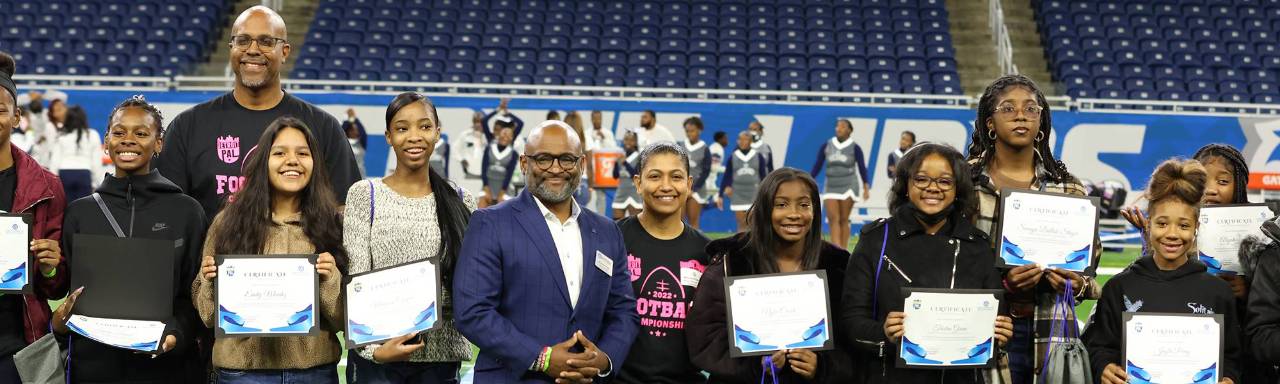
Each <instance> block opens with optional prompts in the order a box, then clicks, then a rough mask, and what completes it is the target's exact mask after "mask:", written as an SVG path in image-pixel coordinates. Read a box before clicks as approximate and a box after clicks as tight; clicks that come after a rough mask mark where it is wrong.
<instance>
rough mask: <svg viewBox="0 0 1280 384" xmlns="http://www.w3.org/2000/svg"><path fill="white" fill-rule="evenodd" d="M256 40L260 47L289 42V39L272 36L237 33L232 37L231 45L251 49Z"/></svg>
mask: <svg viewBox="0 0 1280 384" xmlns="http://www.w3.org/2000/svg"><path fill="white" fill-rule="evenodd" d="M255 41H256V42H258V46H259V47H262V48H266V49H271V48H275V47H276V43H284V42H288V40H285V39H281V38H279V37H271V36H258V37H256V38H255V37H251V36H249V35H236V36H232V37H231V45H232V46H235V47H236V48H239V49H249V46H250V45H253V42H255Z"/></svg>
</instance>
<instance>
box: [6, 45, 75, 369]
mask: <svg viewBox="0 0 1280 384" xmlns="http://www.w3.org/2000/svg"><path fill="white" fill-rule="evenodd" d="M16 65H17V64H16V63H14V61H13V57H12V56H9V54H7V53H4V52H0V211H3V212H5V213H10V214H28V215H31V216H32V218H33V219H34V221H33V222H31V223H30V225H29V226H28V228H29V231H30V232H29V233H30V235H31V238H32V239H34V240H33V241H31V242H30V243H29V244H26V245H27V247H26V248H27V249H25V250H24V249H20V248H21V245H18V244H21V242H18V244H15V246H14V248H10V249H5V250H3V251H0V254H2V255H6V256H8V259H9V260H7V261H8V262H12V263H13V264H10V265H11V267H6V268H13V267H12V266H17V265H19V264H22V263H26V262H29V261H35V263H36V265H37V267H36V271H35V272H36V275H33V276H27V277H28V279H27V284H29V285H31V288H32V289H31V292H30V293H24V294H6V295H0V382H18V381H20V379H19V377H18V374H17V370H16V368H14V365H13V355H14V353H17V352H18V351H19V350H22V348H25V347H26V346H27V345H29V344H31V343H33V342H35V341H36V340H38V339H40V338H41V337H43V336H44V335H46V334H48V332H49V320H50V319H49V317H50V313H49V303H48V301H49V300H56V299H60V298H62V297H63V296H66V294H67V284H68V281H69V280H70V279H69V278H67V275H69V273H68V267H67V265H66V263H64V259H63V257H62V252H61V247H60V246H59V245H58V240H59V239H60V238H61V236H62V211H63V208H65V207H66V205H67V199H66V196H64V195H63V192H62V184H61V183H60V182H59V181H58V178H57V177H56V176H54V175H53V174H52V173H49V171H46V170H45V169H44V168H41V167H40V164H38V163H36V161H35V159H32V158H31V156H30V155H27V153H26V152H23V151H22V149H19V148H18V146H17V145H14V143H13V142H11V141H10V139H11V135H12V134H13V129H14V127H16V126H18V120H19V113H18V101H17V96H18V90H17V87H15V86H14V83H13V79H12V77H13V73H14V70H15V67H16ZM10 220H15V221H16V220H17V219H13V218H11V219H10ZM24 251H26V252H24ZM15 259H16V260H15ZM28 270H30V269H28Z"/></svg>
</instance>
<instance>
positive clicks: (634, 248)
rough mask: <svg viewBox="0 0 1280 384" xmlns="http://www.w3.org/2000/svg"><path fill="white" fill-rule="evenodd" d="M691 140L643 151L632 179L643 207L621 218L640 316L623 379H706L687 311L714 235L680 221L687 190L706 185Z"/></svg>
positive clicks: (687, 200) (644, 383)
mask: <svg viewBox="0 0 1280 384" xmlns="http://www.w3.org/2000/svg"><path fill="white" fill-rule="evenodd" d="M686 126H687V124H686ZM685 147H686V146H685V145H681V144H674V143H669V142H657V143H654V144H651V145H649V146H648V147H645V149H644V150H642V151H640V169H639V171H640V172H639V173H638V174H636V175H635V176H634V177H633V179H634V180H635V184H636V189H637V190H639V192H640V197H641V199H642V200H644V210H642V211H640V214H638V215H636V216H632V217H628V218H625V219H622V220H620V221H618V229H619V230H621V231H622V240H623V242H624V243H626V246H627V250H628V251H629V252H630V254H629V255H627V265H628V266H629V267H630V270H631V271H632V273H631V286H632V288H633V289H634V291H635V295H636V299H637V303H639V304H638V305H637V306H636V312H638V313H639V315H640V319H641V320H640V330H641V331H640V334H639V336H636V339H635V342H634V343H632V344H631V352H630V353H628V354H627V362H626V363H624V364H623V366H622V372H620V373H619V375H618V379H617V380H616V382H619V383H635V384H648V383H671V384H674V383H690V384H692V383H702V382H705V381H706V377H704V376H702V372H701V371H700V370H699V369H698V367H696V366H694V365H693V363H692V362H691V361H689V354H688V351H687V348H686V347H685V344H686V343H685V320H686V315H687V314H688V308H689V305H690V304H692V303H693V292H694V290H695V289H697V287H698V282H699V278H700V277H701V276H702V273H703V271H704V270H705V269H706V265H707V254H706V252H704V250H705V248H706V246H707V242H708V241H710V240H708V239H707V237H706V236H703V235H702V232H699V231H698V230H697V229H695V228H693V226H692V225H686V224H685V223H684V222H683V221H681V215H680V211H681V209H682V208H686V207H687V205H686V204H697V203H696V202H694V200H693V199H690V198H689V197H690V196H691V195H692V194H693V192H692V191H693V190H694V188H695V187H698V186H701V184H698V183H697V182H696V181H695V180H694V178H693V175H691V173H690V168H689V163H690V162H689V153H688V152H686V151H685Z"/></svg>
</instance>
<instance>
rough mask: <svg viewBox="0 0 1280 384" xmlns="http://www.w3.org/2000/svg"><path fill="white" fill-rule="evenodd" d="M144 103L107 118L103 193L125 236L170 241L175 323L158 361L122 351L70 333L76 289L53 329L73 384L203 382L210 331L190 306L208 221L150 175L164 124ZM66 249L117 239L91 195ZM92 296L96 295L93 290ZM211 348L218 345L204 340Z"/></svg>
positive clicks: (67, 233) (70, 214) (168, 327)
mask: <svg viewBox="0 0 1280 384" xmlns="http://www.w3.org/2000/svg"><path fill="white" fill-rule="evenodd" d="M161 120H162V118H161V116H160V112H159V110H157V109H156V108H155V107H154V106H152V105H151V104H148V103H147V101H146V100H144V99H142V97H141V96H135V97H134V98H131V99H128V100H125V101H124V102H122V103H120V104H119V105H117V106H116V107H115V109H113V110H112V111H111V115H110V116H109V117H108V124H109V125H108V127H107V140H106V151H107V155H108V156H110V157H111V161H112V162H113V163H114V164H115V167H116V170H115V174H114V175H109V176H106V177H104V178H103V182H102V185H101V186H99V187H98V189H97V191H96V192H97V194H98V195H99V196H101V197H102V202H103V204H105V206H106V207H107V212H108V213H110V214H111V215H112V216H113V217H114V218H115V221H116V222H117V223H118V224H119V226H120V230H121V231H122V232H124V235H125V236H126V237H137V238H146V239H159V240H172V241H174V242H175V246H176V248H175V250H174V252H173V255H172V256H168V255H155V257H175V258H177V260H174V263H173V267H174V270H173V284H174V289H173V316H172V317H171V318H170V319H169V320H166V321H165V331H164V337H163V338H162V339H161V345H160V347H159V350H158V351H157V353H158V355H156V356H155V357H154V358H153V356H152V355H150V354H144V353H137V352H134V351H131V350H126V349H121V348H116V347H112V346H108V345H106V344H102V343H99V342H97V341H94V340H91V339H88V338H85V337H81V336H80V335H79V334H75V333H72V332H69V331H68V328H67V319H68V318H69V316H70V315H71V309H72V307H74V305H75V302H76V298H78V297H79V296H80V293H81V292H82V291H83V289H85V288H83V287H74V288H78V289H76V290H75V291H74V292H73V293H72V294H71V296H70V297H69V298H68V299H67V301H65V302H64V303H63V304H62V305H61V306H59V307H58V309H57V311H55V313H54V314H53V321H52V323H53V330H54V332H55V334H56V335H57V336H58V338H59V341H62V342H63V343H66V344H70V356H69V357H68V360H67V366H68V370H67V372H68V374H69V375H70V377H68V379H69V380H68V382H70V383H196V382H203V381H204V365H205V363H204V361H205V360H207V359H203V358H201V357H200V355H201V354H200V353H199V351H200V350H201V348H199V344H200V342H198V341H197V340H200V339H201V338H202V335H206V334H207V333H206V332H203V331H205V330H206V328H204V327H203V326H201V324H200V322H199V320H198V319H197V317H196V313H195V308H194V307H193V306H192V305H191V281H192V280H193V279H195V273H196V266H197V265H199V261H200V248H201V246H202V244H203V243H204V232H205V224H204V223H205V217H204V210H203V209H201V208H200V203H198V202H196V200H195V199H192V198H191V197H190V196H187V195H185V194H183V193H182V189H180V188H178V186H177V185H175V184H173V182H170V181H169V179H166V178H164V176H161V175H160V173H159V172H158V171H152V170H151V160H152V159H153V156H154V155H155V154H156V153H158V152H159V151H160V148H161V141H162V140H163V139H162V138H163V135H164V131H163V128H162V127H163V126H164V125H163V123H164V122H163V121H161ZM62 228H63V236H62V250H63V252H64V253H65V254H66V255H67V258H68V259H71V258H73V257H75V255H73V254H71V252H72V250H74V249H75V248H74V247H73V246H72V244H73V243H74V242H75V239H76V236H78V235H85V234H89V235H104V236H116V235H117V233H116V231H115V230H114V229H113V228H112V226H111V224H110V222H109V221H108V220H107V217H106V216H105V215H104V212H103V210H102V208H100V207H99V205H98V203H97V202H96V201H95V199H94V198H93V196H88V197H84V198H81V199H79V200H76V201H74V202H72V203H71V204H70V205H69V206H68V207H67V212H66V215H65V218H64V223H63V227H62ZM87 289H93V288H92V287H89V288H87ZM203 342H205V343H212V342H213V340H212V338H209V339H205V340H203Z"/></svg>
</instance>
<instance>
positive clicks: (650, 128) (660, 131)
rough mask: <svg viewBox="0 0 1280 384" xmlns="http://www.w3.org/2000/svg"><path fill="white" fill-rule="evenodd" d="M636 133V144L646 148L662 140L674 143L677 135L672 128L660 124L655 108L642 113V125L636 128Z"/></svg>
mask: <svg viewBox="0 0 1280 384" xmlns="http://www.w3.org/2000/svg"><path fill="white" fill-rule="evenodd" d="M634 131H635V133H636V140H637V141H636V145H638V146H639V147H640V148H644V147H646V146H648V145H649V144H651V143H657V142H660V141H665V142H670V143H674V142H676V136H675V135H673V134H671V130H670V129H667V127H664V126H662V124H658V115H657V114H655V113H654V112H653V110H645V111H644V112H641V113H640V126H639V127H637V128H635V129H634Z"/></svg>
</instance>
